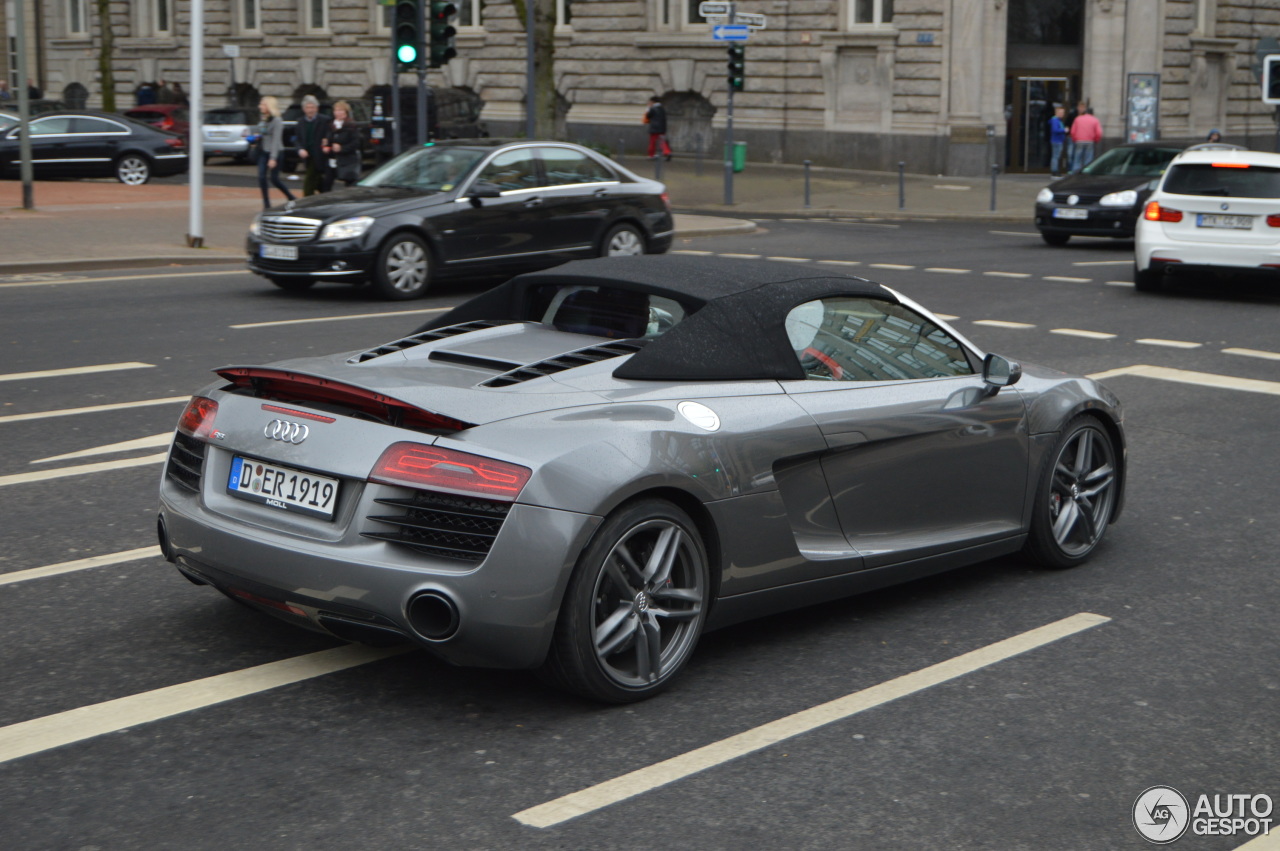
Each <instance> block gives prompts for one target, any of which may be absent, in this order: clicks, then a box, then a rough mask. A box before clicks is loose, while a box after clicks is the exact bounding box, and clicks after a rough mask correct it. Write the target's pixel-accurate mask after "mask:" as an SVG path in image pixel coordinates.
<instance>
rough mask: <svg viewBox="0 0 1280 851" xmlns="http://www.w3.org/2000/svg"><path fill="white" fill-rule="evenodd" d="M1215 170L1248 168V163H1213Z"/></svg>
mask: <svg viewBox="0 0 1280 851" xmlns="http://www.w3.org/2000/svg"><path fill="white" fill-rule="evenodd" d="M1213 167H1214V168H1248V167H1249V164H1248V163H1213Z"/></svg>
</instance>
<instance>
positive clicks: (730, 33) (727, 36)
mask: <svg viewBox="0 0 1280 851" xmlns="http://www.w3.org/2000/svg"><path fill="white" fill-rule="evenodd" d="M750 35H751V29H750V27H747V26H745V25H744V26H738V25H736V24H733V25H731V24H726V25H724V26H719V27H712V28H711V37H712V38H713V39H715V40H716V41H746V40H747V38H748V37H750Z"/></svg>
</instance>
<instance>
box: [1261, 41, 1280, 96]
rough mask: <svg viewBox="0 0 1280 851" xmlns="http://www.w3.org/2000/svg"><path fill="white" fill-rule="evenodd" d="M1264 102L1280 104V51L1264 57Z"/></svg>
mask: <svg viewBox="0 0 1280 851" xmlns="http://www.w3.org/2000/svg"><path fill="white" fill-rule="evenodd" d="M1262 102H1263V103H1271V104H1280V53H1272V54H1270V55H1268V56H1264V57H1262Z"/></svg>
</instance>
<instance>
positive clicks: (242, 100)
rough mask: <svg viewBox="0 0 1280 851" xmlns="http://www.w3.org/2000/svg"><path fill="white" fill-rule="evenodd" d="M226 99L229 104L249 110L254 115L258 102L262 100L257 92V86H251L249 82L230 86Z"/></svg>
mask: <svg viewBox="0 0 1280 851" xmlns="http://www.w3.org/2000/svg"><path fill="white" fill-rule="evenodd" d="M228 100H229V101H230V103H231V106H238V107H240V108H241V109H247V110H250V111H252V113H253V114H254V115H257V114H258V102H259V101H260V100H262V95H261V94H260V93H259V92H258V88H257V86H252V85H250V84H249V83H236V84H235V85H234V86H232V87H231V92H230V95H229V97H228Z"/></svg>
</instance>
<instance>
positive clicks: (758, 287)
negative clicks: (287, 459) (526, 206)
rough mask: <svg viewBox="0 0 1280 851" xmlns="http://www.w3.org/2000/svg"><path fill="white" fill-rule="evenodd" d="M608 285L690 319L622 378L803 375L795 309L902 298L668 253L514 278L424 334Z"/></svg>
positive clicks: (747, 264)
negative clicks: (838, 300) (822, 302)
mask: <svg viewBox="0 0 1280 851" xmlns="http://www.w3.org/2000/svg"><path fill="white" fill-rule="evenodd" d="M548 284H551V285H558V286H565V285H581V286H607V287H615V288H618V289H623V290H632V291H636V292H643V293H648V294H651V295H659V296H665V297H667V298H670V299H674V300H675V301H678V302H680V303H681V304H682V305H683V306H684V308H685V311H686V316H685V319H684V320H683V321H681V322H680V323H679V324H677V325H676V326H675V327H674V328H672V329H671V330H670V331H668V332H666V333H665V334H663V335H662V336H661V337H658V338H657V339H655V340H653V341H651V342H650V343H649V344H648V345H647V346H645V347H644V348H643V349H641V350H640V351H639V352H637V353H636V354H634V355H632V356H631V357H630V358H629V359H628V360H627V361H626V362H625V363H623V364H622V365H621V366H620V367H618V369H617V370H615V371H614V375H615V376H617V377H618V378H629V379H646V380H652V381H725V380H735V379H769V378H773V379H798V378H804V370H803V369H802V368H801V366H800V361H799V359H798V358H796V355H795V352H794V351H793V350H792V348H791V343H790V342H789V341H788V339H787V332H786V328H785V321H786V318H787V314H788V313H789V312H790V311H791V309H792V308H793V307H796V306H797V305H800V304H803V303H805V302H808V301H813V300H815V299H820V298H826V297H830V296H839V295H851V296H859V297H863V298H874V299H879V300H882V301H889V302H894V303H896V302H897V298H895V297H894V295H893V293H891V292H889V291H888V290H887V289H885V288H884V287H882V286H881V285H879V284H877V283H873V282H872V281H868V280H866V279H865V278H858V277H854V276H852V275H844V274H841V273H839V272H832V271H828V270H826V269H820V268H815V267H812V266H804V265H799V264H795V263H779V262H770V261H768V260H741V259H735V258H725V257H699V256H688V255H661V256H640V257H608V258H600V259H597V260H578V261H574V262H572V263H566V264H564V265H563V266H557V267H555V268H553V269H547V270H545V271H542V272H532V273H530V274H526V275H520V276H519V277H516V278H512V279H511V280H510V281H508V282H507V283H505V284H503V285H502V286H499V287H495V288H494V289H492V290H489V291H488V292H485V293H482V294H481V295H478V296H476V297H475V298H473V299H471V300H470V301H467V302H464V303H462V304H460V305H458V306H457V307H455V308H454V309H453V310H451V311H449V312H448V313H446V314H444V315H443V316H440V317H438V318H437V319H434V320H432V321H431V322H428V323H427V324H426V325H423V326H422V328H420V329H419V331H426V330H430V329H432V328H441V327H444V326H446V325H456V324H458V323H461V322H472V321H475V320H480V319H490V320H497V319H514V320H534V321H536V319H537V318H536V317H533V316H530V311H531V307H530V304H531V298H530V291H531V290H532V289H533V288H534V287H539V286H545V285H548Z"/></svg>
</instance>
